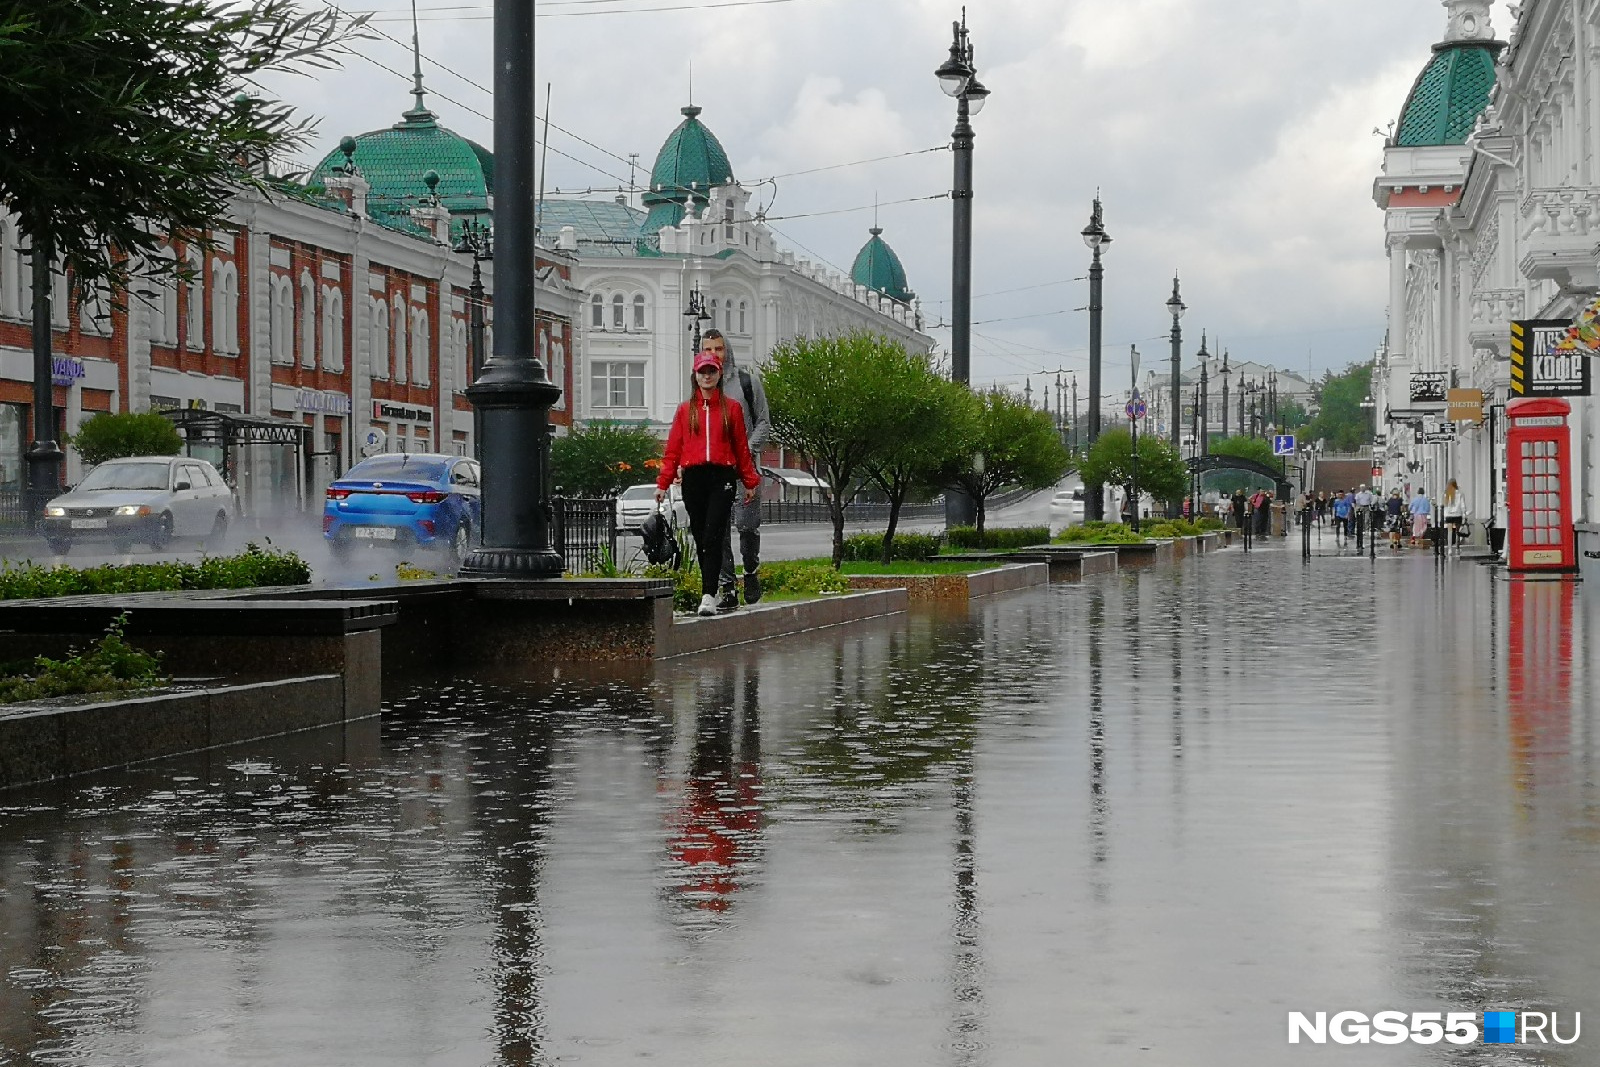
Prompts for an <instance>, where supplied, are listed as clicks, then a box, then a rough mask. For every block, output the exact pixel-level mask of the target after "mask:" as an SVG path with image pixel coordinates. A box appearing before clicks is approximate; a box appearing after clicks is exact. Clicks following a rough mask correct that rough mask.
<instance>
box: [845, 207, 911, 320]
mask: <svg viewBox="0 0 1600 1067" xmlns="http://www.w3.org/2000/svg"><path fill="white" fill-rule="evenodd" d="M868 232H869V233H870V234H871V235H872V236H871V237H870V238H868V240H867V243H866V244H864V245H862V246H861V251H859V252H857V253H856V261H855V263H854V264H852V265H851V267H850V280H851V281H853V282H855V284H857V285H864V286H866V287H867V288H868V289H871V290H873V291H874V292H878V293H882V294H883V295H884V296H886V297H888V298H889V299H890V300H894V301H897V302H899V303H901V304H909V303H911V301H912V300H913V299H914V298H915V297H916V295H917V294H916V293H913V292H912V291H911V290H910V289H908V288H907V287H906V269H905V267H904V266H902V265H901V263H900V257H899V256H897V255H895V253H894V249H892V248H890V247H889V242H887V241H885V240H884V239H883V236H882V234H883V230H882V229H880V228H879V227H877V226H874V227H872V229H871V230H869V231H868Z"/></svg>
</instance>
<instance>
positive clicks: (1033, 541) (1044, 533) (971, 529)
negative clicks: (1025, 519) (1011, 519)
mask: <svg viewBox="0 0 1600 1067" xmlns="http://www.w3.org/2000/svg"><path fill="white" fill-rule="evenodd" d="M945 540H946V542H947V543H948V544H949V545H950V547H951V548H960V549H974V548H984V549H1007V548H1031V547H1032V546H1034V545H1043V544H1048V543H1049V542H1050V527H1048V526H990V527H988V528H987V529H985V530H984V531H983V540H982V541H981V542H980V541H979V540H978V528H977V527H976V526H952V527H950V528H949V529H948V530H946V531H945Z"/></svg>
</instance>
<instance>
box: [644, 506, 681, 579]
mask: <svg viewBox="0 0 1600 1067" xmlns="http://www.w3.org/2000/svg"><path fill="white" fill-rule="evenodd" d="M639 536H640V537H641V538H642V539H643V540H644V558H645V559H646V560H648V561H649V562H651V563H654V564H656V565H658V566H662V565H670V566H673V567H676V566H677V565H678V561H679V559H680V553H679V549H678V538H677V536H676V532H675V531H674V530H673V529H672V523H671V521H670V520H669V519H668V518H667V516H666V515H664V514H663V513H662V511H661V509H660V508H659V507H658V508H656V510H655V511H653V512H651V514H650V517H649V518H648V519H645V520H644V525H643V526H641V527H639Z"/></svg>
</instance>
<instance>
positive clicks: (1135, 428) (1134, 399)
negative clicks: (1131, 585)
mask: <svg viewBox="0 0 1600 1067" xmlns="http://www.w3.org/2000/svg"><path fill="white" fill-rule="evenodd" d="M1128 361H1129V364H1130V365H1131V366H1132V368H1133V374H1132V378H1131V381H1132V382H1133V389H1132V391H1131V392H1130V393H1129V399H1128V435H1129V437H1130V438H1131V440H1132V441H1133V455H1132V457H1131V458H1132V463H1131V470H1132V475H1133V485H1132V486H1131V487H1130V489H1129V493H1130V495H1131V496H1132V498H1133V532H1134V533H1138V532H1139V399H1140V398H1139V349H1138V348H1137V347H1136V346H1134V345H1129V346H1128Z"/></svg>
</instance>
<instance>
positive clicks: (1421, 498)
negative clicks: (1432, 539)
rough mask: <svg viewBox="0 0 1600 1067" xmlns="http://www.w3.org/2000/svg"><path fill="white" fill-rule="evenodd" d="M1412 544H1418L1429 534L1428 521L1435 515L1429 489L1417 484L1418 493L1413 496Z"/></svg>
mask: <svg viewBox="0 0 1600 1067" xmlns="http://www.w3.org/2000/svg"><path fill="white" fill-rule="evenodd" d="M1410 510H1411V544H1412V545H1413V546H1416V545H1418V544H1421V543H1422V540H1423V539H1424V538H1425V537H1427V536H1428V522H1429V520H1431V519H1432V517H1433V501H1431V500H1429V499H1428V491H1427V490H1426V489H1424V488H1423V487H1422V486H1420V485H1419V486H1417V495H1416V496H1414V497H1412V498H1411V508H1410Z"/></svg>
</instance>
